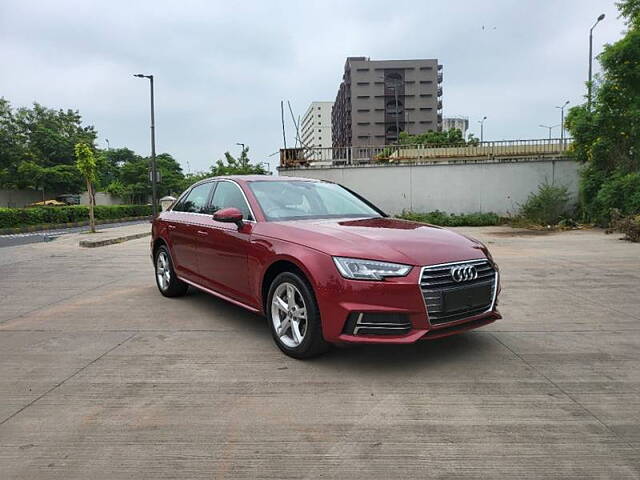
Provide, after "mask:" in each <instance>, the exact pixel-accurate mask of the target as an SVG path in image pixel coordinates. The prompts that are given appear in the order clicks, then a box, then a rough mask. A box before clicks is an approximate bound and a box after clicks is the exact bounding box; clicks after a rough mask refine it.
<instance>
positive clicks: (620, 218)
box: [607, 208, 640, 242]
mask: <svg viewBox="0 0 640 480" xmlns="http://www.w3.org/2000/svg"><path fill="white" fill-rule="evenodd" d="M614 231H617V232H621V233H624V239H625V240H630V241H632V242H640V215H628V216H624V215H622V213H621V212H620V210H618V209H617V208H614V209H613V210H612V211H611V225H610V227H609V229H608V230H607V233H611V232H614Z"/></svg>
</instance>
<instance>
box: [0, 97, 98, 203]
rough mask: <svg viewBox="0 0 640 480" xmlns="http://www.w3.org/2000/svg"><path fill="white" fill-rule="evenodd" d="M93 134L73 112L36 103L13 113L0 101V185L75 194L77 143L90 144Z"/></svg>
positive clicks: (77, 185)
mask: <svg viewBox="0 0 640 480" xmlns="http://www.w3.org/2000/svg"><path fill="white" fill-rule="evenodd" d="M95 138H96V132H95V130H94V128H93V127H92V126H83V125H82V117H81V116H80V114H79V113H78V112H77V111H73V110H66V111H64V110H53V109H50V108H46V107H44V106H42V105H40V104H38V103H34V104H33V107H31V108H19V109H17V110H15V111H14V110H13V109H12V108H11V105H10V104H9V102H8V101H7V100H5V99H4V98H0V186H3V187H8V188H26V187H29V188H36V189H43V190H51V189H53V190H58V191H65V192H70V193H77V192H79V191H80V190H81V189H82V184H83V180H82V176H81V175H80V173H79V172H78V170H77V169H76V168H75V156H74V148H75V145H76V144H77V143H87V144H88V145H93V143H94V141H95Z"/></svg>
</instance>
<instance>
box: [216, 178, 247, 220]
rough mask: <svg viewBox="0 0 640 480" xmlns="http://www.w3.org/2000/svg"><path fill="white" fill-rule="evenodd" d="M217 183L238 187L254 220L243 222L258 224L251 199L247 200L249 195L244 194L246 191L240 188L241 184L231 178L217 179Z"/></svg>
mask: <svg viewBox="0 0 640 480" xmlns="http://www.w3.org/2000/svg"><path fill="white" fill-rule="evenodd" d="M214 181H216V182H229V183H232V184H234V185H235V186H236V187H238V190H240V193H242V198H244V201H245V203H246V204H247V207H248V208H249V212H250V213H251V216H252V217H253V220H248V219H247V220H244V219H243V220H242V221H243V222H244V221H247V222H252V223H257V220H256V214H255V213H254V212H253V208H251V203H249V199H248V198H247V195H246V194H245V193H244V190H243V189H242V187H241V186H240V184H239V183H238V182H236V181H235V180H231V179H230V178H217V179H216V180H214ZM215 193H216V192H215V191H214V192H213V195H212V196H211V201H212V202H213V196H214V195H215Z"/></svg>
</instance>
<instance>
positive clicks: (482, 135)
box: [478, 116, 487, 143]
mask: <svg viewBox="0 0 640 480" xmlns="http://www.w3.org/2000/svg"><path fill="white" fill-rule="evenodd" d="M486 119H487V117H486V116H484V117H482V120H478V123H479V124H480V143H482V142H484V121H485V120H486Z"/></svg>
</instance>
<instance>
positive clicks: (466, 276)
mask: <svg viewBox="0 0 640 480" xmlns="http://www.w3.org/2000/svg"><path fill="white" fill-rule="evenodd" d="M451 278H453V280H454V281H456V282H467V281H469V280H475V279H476V278H478V270H476V267H474V266H473V265H458V266H456V267H451Z"/></svg>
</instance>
